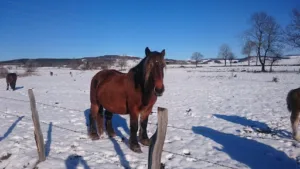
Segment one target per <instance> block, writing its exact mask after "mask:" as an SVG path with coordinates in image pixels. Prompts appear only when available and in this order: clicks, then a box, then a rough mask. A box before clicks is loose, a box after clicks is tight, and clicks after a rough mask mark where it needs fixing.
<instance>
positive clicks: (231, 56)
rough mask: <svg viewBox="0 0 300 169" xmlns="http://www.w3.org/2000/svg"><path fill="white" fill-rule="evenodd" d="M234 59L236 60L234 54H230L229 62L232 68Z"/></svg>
mask: <svg viewBox="0 0 300 169" xmlns="http://www.w3.org/2000/svg"><path fill="white" fill-rule="evenodd" d="M234 59H235V55H234V54H233V53H232V52H229V55H228V60H229V63H230V66H232V61H233V60H234Z"/></svg>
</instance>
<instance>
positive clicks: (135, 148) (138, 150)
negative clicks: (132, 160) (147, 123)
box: [130, 144, 142, 153]
mask: <svg viewBox="0 0 300 169" xmlns="http://www.w3.org/2000/svg"><path fill="white" fill-rule="evenodd" d="M130 149H131V150H132V151H133V152H136V153H142V150H141V146H140V145H139V144H131V145H130Z"/></svg>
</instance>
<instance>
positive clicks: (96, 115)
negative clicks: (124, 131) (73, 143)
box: [90, 104, 103, 140]
mask: <svg viewBox="0 0 300 169" xmlns="http://www.w3.org/2000/svg"><path fill="white" fill-rule="evenodd" d="M102 111H103V107H102V106H98V105H97V104H92V105H91V116H92V119H93V120H92V121H96V126H97V127H96V128H97V130H98V134H97V132H96V133H92V132H90V137H91V138H92V139H93V140H94V139H99V138H100V137H101V136H102V135H103V118H102V116H101V114H102Z"/></svg>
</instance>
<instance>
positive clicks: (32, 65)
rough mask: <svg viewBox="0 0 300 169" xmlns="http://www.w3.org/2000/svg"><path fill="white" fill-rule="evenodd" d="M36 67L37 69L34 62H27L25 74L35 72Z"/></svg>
mask: <svg viewBox="0 0 300 169" xmlns="http://www.w3.org/2000/svg"><path fill="white" fill-rule="evenodd" d="M37 67H38V64H37V63H36V62H35V61H34V60H28V61H27V62H26V63H25V68H26V72H27V73H32V72H34V71H36V69H37Z"/></svg>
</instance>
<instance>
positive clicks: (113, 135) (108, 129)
mask: <svg viewBox="0 0 300 169" xmlns="http://www.w3.org/2000/svg"><path fill="white" fill-rule="evenodd" d="M106 131H107V134H108V136H109V137H115V136H116V133H115V131H114V129H112V128H107V129H106Z"/></svg>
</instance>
